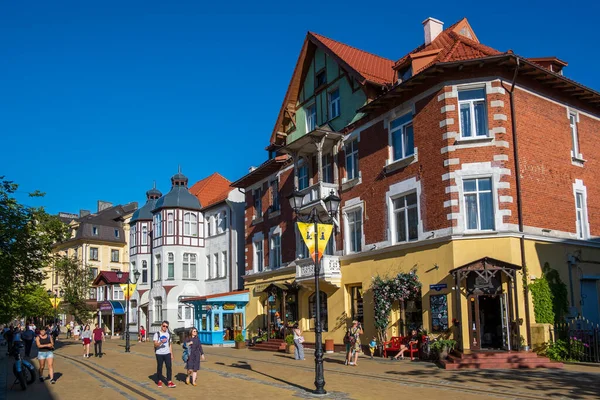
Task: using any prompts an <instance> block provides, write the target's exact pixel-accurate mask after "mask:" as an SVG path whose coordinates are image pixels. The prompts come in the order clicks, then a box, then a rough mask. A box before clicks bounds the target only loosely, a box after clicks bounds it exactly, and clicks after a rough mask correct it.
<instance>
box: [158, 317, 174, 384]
mask: <svg viewBox="0 0 600 400" xmlns="http://www.w3.org/2000/svg"><path fill="white" fill-rule="evenodd" d="M172 341H173V339H172V338H171V332H170V331H169V321H163V322H162V324H161V325H160V330H159V331H158V332H156V333H155V334H154V352H155V353H156V380H157V382H156V384H157V385H158V387H159V388H161V387H162V386H163V382H162V369H163V364H165V365H166V367H167V387H170V388H174V387H175V384H174V383H173V381H172V380H171V377H172V375H171V374H172V365H173V364H172V362H173V344H172Z"/></svg>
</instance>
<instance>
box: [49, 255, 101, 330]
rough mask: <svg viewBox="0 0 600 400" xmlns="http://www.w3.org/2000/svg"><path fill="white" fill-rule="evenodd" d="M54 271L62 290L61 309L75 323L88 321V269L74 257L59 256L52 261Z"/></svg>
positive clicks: (89, 277) (89, 310)
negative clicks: (72, 317) (73, 318)
mask: <svg viewBox="0 0 600 400" xmlns="http://www.w3.org/2000/svg"><path fill="white" fill-rule="evenodd" d="M54 270H55V271H56V272H57V273H58V277H59V279H60V281H61V283H62V289H63V290H64V295H63V303H62V306H63V309H64V310H66V311H67V313H68V314H72V315H73V316H74V317H75V319H76V320H77V321H87V320H89V319H90V318H91V311H92V310H91V309H90V307H89V306H88V304H87V302H86V299H87V297H88V293H89V288H90V284H91V283H92V277H91V276H90V273H89V268H86V267H85V266H83V265H81V262H80V261H79V260H78V259H77V258H75V257H66V256H59V257H57V258H56V259H55V261H54Z"/></svg>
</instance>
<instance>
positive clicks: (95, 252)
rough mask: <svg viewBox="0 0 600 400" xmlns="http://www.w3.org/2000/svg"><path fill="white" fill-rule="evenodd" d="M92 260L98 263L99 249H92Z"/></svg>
mask: <svg viewBox="0 0 600 400" xmlns="http://www.w3.org/2000/svg"><path fill="white" fill-rule="evenodd" d="M90 260H91V261H98V248H97V247H90Z"/></svg>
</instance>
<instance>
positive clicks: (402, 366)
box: [0, 340, 600, 400]
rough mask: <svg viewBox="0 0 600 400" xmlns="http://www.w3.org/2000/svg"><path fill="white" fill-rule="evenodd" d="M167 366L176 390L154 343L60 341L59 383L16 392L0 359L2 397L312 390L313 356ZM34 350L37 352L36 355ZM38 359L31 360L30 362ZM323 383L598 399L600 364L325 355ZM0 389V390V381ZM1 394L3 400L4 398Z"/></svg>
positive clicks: (340, 391)
mask: <svg viewBox="0 0 600 400" xmlns="http://www.w3.org/2000/svg"><path fill="white" fill-rule="evenodd" d="M174 347H175V349H176V354H175V365H174V367H173V374H174V381H175V383H176V384H177V388H175V389H168V388H166V387H163V388H161V389H159V388H157V387H156V384H155V377H154V375H155V370H156V362H155V358H154V354H153V349H152V344H150V343H141V344H139V343H137V342H135V343H132V349H131V353H130V354H126V353H124V342H123V341H121V340H112V341H107V342H106V343H105V346H104V351H105V353H106V354H105V356H104V357H103V358H90V359H85V358H83V357H82V347H81V345H80V343H79V342H75V341H72V340H64V341H62V342H61V347H60V348H58V349H57V351H56V353H55V376H56V377H57V382H56V384H55V385H51V384H50V382H49V381H45V382H44V383H40V382H36V383H34V384H33V385H31V386H29V387H28V389H27V390H26V391H22V390H21V388H20V387H19V386H18V385H15V386H14V387H12V388H11V384H12V382H13V380H14V379H13V377H12V369H11V368H12V367H11V361H10V360H8V359H7V357H3V358H0V363H2V364H4V365H3V366H2V367H0V382H2V380H3V379H4V380H5V381H6V382H7V387H6V391H4V390H0V400H1V399H3V398H7V399H9V400H18V399H27V400H33V399H35V400H46V399H53V400H71V399H73V400H75V399H76V400H81V399H85V400H93V399H102V400H106V399H107V398H108V399H111V400H112V399H123V398H124V399H167V400H168V399H184V398H190V397H191V398H195V397H202V398H205V399H217V398H224V396H225V398H229V397H230V396H234V397H235V399H236V400H237V399H256V398H259V397H262V398H278V399H297V398H300V399H302V398H304V399H310V398H315V397H317V396H315V395H313V394H312V392H311V390H312V389H313V388H314V384H313V382H314V361H313V359H312V358H311V357H312V353H311V352H310V351H307V354H306V355H307V359H306V361H295V360H294V359H293V357H291V356H290V355H287V354H282V353H269V352H258V351H251V350H246V349H245V350H236V349H233V348H220V347H210V346H205V352H206V361H205V362H203V363H202V365H201V367H202V369H201V371H199V377H198V386H197V387H193V386H186V385H185V382H184V379H185V373H184V368H183V362H182V361H181V349H180V346H174ZM34 355H35V352H34ZM34 362H35V363H36V364H37V360H34ZM46 374H47V372H46ZM325 380H326V389H327V391H328V395H327V396H326V398H331V399H379V398H396V397H400V396H410V397H411V398H417V399H465V398H469V399H473V400H478V399H548V398H556V399H598V398H600V384H599V383H598V382H600V366H598V367H596V366H591V367H586V366H580V365H567V366H566V367H565V369H564V370H542V369H540V370H508V371H506V370H500V371H489V370H488V371H460V372H451V371H445V370H440V369H438V368H437V367H436V366H434V365H433V364H430V363H424V362H410V361H397V362H393V361H389V360H384V359H377V358H376V359H374V360H371V359H368V358H361V359H359V366H356V367H349V366H344V362H343V354H338V353H336V354H326V355H325ZM0 389H2V387H1V386H0ZM5 395H6V397H5Z"/></svg>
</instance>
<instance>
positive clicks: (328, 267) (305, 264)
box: [296, 255, 342, 287]
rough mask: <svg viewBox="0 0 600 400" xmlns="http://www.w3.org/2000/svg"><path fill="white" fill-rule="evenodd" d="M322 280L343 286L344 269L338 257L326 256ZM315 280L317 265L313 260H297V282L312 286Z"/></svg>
mask: <svg viewBox="0 0 600 400" xmlns="http://www.w3.org/2000/svg"><path fill="white" fill-rule="evenodd" d="M321 279H322V280H324V281H326V282H328V283H330V284H332V285H335V286H337V287H340V286H341V283H342V269H341V268H340V259H339V257H337V256H329V255H324V256H323V258H322V259H321ZM314 280H315V264H314V262H313V260H312V259H311V258H304V259H302V260H296V281H298V282H300V283H306V284H311V283H312V282H314Z"/></svg>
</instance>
